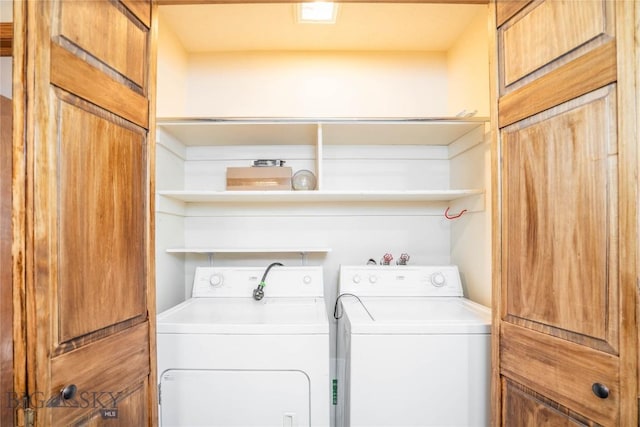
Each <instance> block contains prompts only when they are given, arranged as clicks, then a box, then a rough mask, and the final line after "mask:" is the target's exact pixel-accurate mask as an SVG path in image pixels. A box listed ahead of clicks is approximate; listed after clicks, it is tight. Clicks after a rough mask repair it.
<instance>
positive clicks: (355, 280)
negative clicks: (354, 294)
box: [351, 274, 362, 284]
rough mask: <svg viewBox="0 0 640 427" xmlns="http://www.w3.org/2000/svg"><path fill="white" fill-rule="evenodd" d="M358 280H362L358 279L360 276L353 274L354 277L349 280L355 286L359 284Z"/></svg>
mask: <svg viewBox="0 0 640 427" xmlns="http://www.w3.org/2000/svg"><path fill="white" fill-rule="evenodd" d="M360 280H362V279H361V278H360V275H359V274H354V275H353V277H352V278H351V281H352V282H353V283H355V284H358V283H360Z"/></svg>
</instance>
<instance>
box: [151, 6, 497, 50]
mask: <svg viewBox="0 0 640 427" xmlns="http://www.w3.org/2000/svg"><path fill="white" fill-rule="evenodd" d="M295 10H296V5H295V4H291V3H288V4H287V3H279V4H255V3H254V4H208V5H188V6H182V5H176V6H160V15H161V18H162V21H161V26H160V31H162V25H163V24H164V25H168V26H169V27H170V28H171V29H172V30H173V32H174V33H175V34H176V36H177V37H178V39H179V40H180V42H181V43H182V45H183V47H184V48H185V50H186V51H187V52H213V51H248V50H341V51H351V50H366V51H390V50H391V51H446V50H448V49H449V48H450V47H451V45H452V44H453V43H454V42H455V41H456V39H457V38H458V36H459V35H460V33H461V31H462V30H463V29H464V28H465V27H466V26H467V25H468V24H469V23H470V21H471V20H472V18H473V17H474V16H476V15H477V14H478V13H487V6H486V5H452V4H419V3H404V4H397V3H396V4H391V3H341V4H340V5H339V10H338V16H337V22H336V24H299V23H296V17H295Z"/></svg>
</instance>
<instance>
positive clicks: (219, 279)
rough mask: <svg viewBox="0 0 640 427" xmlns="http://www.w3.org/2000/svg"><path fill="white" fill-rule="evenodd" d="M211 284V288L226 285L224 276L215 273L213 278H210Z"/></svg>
mask: <svg viewBox="0 0 640 427" xmlns="http://www.w3.org/2000/svg"><path fill="white" fill-rule="evenodd" d="M209 283H210V284H211V286H222V284H223V283H224V276H223V275H222V274H220V273H213V274H212V275H211V277H209Z"/></svg>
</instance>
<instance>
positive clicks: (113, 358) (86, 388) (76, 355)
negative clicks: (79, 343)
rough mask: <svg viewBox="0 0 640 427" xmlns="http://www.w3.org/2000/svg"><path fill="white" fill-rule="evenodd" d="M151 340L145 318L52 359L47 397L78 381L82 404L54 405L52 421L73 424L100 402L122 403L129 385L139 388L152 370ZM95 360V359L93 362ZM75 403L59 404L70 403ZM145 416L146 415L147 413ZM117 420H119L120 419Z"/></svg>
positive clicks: (80, 402) (78, 393) (79, 402)
mask: <svg viewBox="0 0 640 427" xmlns="http://www.w3.org/2000/svg"><path fill="white" fill-rule="evenodd" d="M148 340H149V324H148V322H145V323H143V324H140V325H138V326H136V327H134V328H132V329H130V330H127V331H124V332H121V333H118V334H115V335H112V336H110V337H108V338H105V339H104V340H101V341H98V342H95V343H93V344H92V345H91V346H86V347H83V348H81V349H78V350H75V351H72V352H69V353H66V354H64V355H61V356H58V357H56V358H54V359H52V361H51V372H52V376H51V388H50V389H49V390H48V391H47V393H46V396H47V398H50V397H54V396H58V395H59V393H60V390H61V389H62V388H63V387H64V386H66V385H68V384H75V385H76V386H77V387H78V392H77V395H76V396H77V397H76V399H74V401H75V403H77V405H78V406H79V407H78V408H71V407H65V408H59V409H55V408H54V409H53V410H52V411H51V412H52V424H51V425H56V426H63V425H71V422H72V421H73V420H75V419H77V418H78V417H79V416H81V414H83V413H84V414H87V413H88V414H92V413H94V412H95V411H96V410H97V409H99V406H100V404H104V405H109V404H111V403H113V402H114V398H116V400H117V402H115V406H116V407H117V406H119V402H120V400H119V399H121V398H123V397H124V396H126V395H127V391H128V390H129V389H132V388H133V389H136V388H139V384H140V383H141V382H142V381H144V379H145V377H146V376H147V375H148V374H149V351H148V348H149V347H148ZM92 361H95V362H96V363H95V364H94V363H91V362H92ZM98 361H99V363H98ZM145 391H146V390H145ZM94 393H99V395H98V396H99V397H100V398H101V400H100V401H99V402H96V401H95V399H96V398H97V397H96V395H94ZM100 393H102V394H100ZM109 393H111V394H109ZM123 400H124V399H123ZM73 403H74V402H66V403H65V402H60V403H59V404H60V406H63V405H69V406H71V405H72V404H73ZM94 406H97V407H94ZM145 406H146V405H143V406H142V408H145ZM142 408H141V409H142ZM143 416H145V417H146V414H143ZM143 419H144V418H143ZM116 421H117V422H118V423H119V422H120V421H121V420H116ZM143 424H144V423H143ZM143 424H119V425H143Z"/></svg>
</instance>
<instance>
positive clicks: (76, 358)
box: [23, 0, 157, 426]
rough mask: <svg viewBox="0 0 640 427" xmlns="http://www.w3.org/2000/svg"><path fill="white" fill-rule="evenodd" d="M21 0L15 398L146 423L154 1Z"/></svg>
mask: <svg viewBox="0 0 640 427" xmlns="http://www.w3.org/2000/svg"><path fill="white" fill-rule="evenodd" d="M25 3H26V4H25V5H24V7H25V8H26V9H25V10H26V17H27V19H26V23H27V24H26V29H27V31H26V34H27V35H28V36H27V39H26V52H34V54H29V53H28V54H27V62H26V64H27V69H26V81H27V89H26V95H27V96H26V99H27V105H26V110H27V111H26V113H27V114H26V116H25V117H26V129H27V134H26V149H25V157H24V158H23V161H24V164H25V165H26V176H25V179H24V182H23V185H25V188H26V212H27V220H26V226H25V237H24V238H25V240H24V243H23V244H24V246H23V252H24V257H25V263H26V269H25V271H26V301H27V303H26V310H25V325H26V358H27V375H26V378H27V385H26V389H27V391H26V397H27V399H26V400H25V402H24V403H23V404H24V406H27V407H28V408H26V409H27V413H28V414H29V413H30V414H33V413H34V412H35V423H36V425H39V426H68V425H102V424H110V425H122V426H143V425H154V424H155V423H156V416H155V413H156V411H157V409H156V408H157V406H156V403H155V401H156V398H155V396H156V392H155V390H156V380H155V338H154V337H155V328H154V322H155V320H154V312H155V310H154V306H155V299H154V292H153V289H154V275H153V271H154V265H153V252H154V250H153V245H154V243H153V235H152V230H153V215H152V212H153V174H154V171H153V168H154V165H153V153H154V144H153V141H154V138H153V134H152V133H153V132H152V131H151V129H153V123H154V120H153V116H154V110H153V97H154V86H155V71H154V70H155V64H154V61H155V58H154V51H155V39H154V35H153V34H154V31H153V26H152V25H151V18H152V6H151V3H150V2H147V1H137V0H131V1H117V0H116V1H108V0H90V1H88V0H56V1H51V2H44V1H35V2H25ZM31 411H34V412H31Z"/></svg>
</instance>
